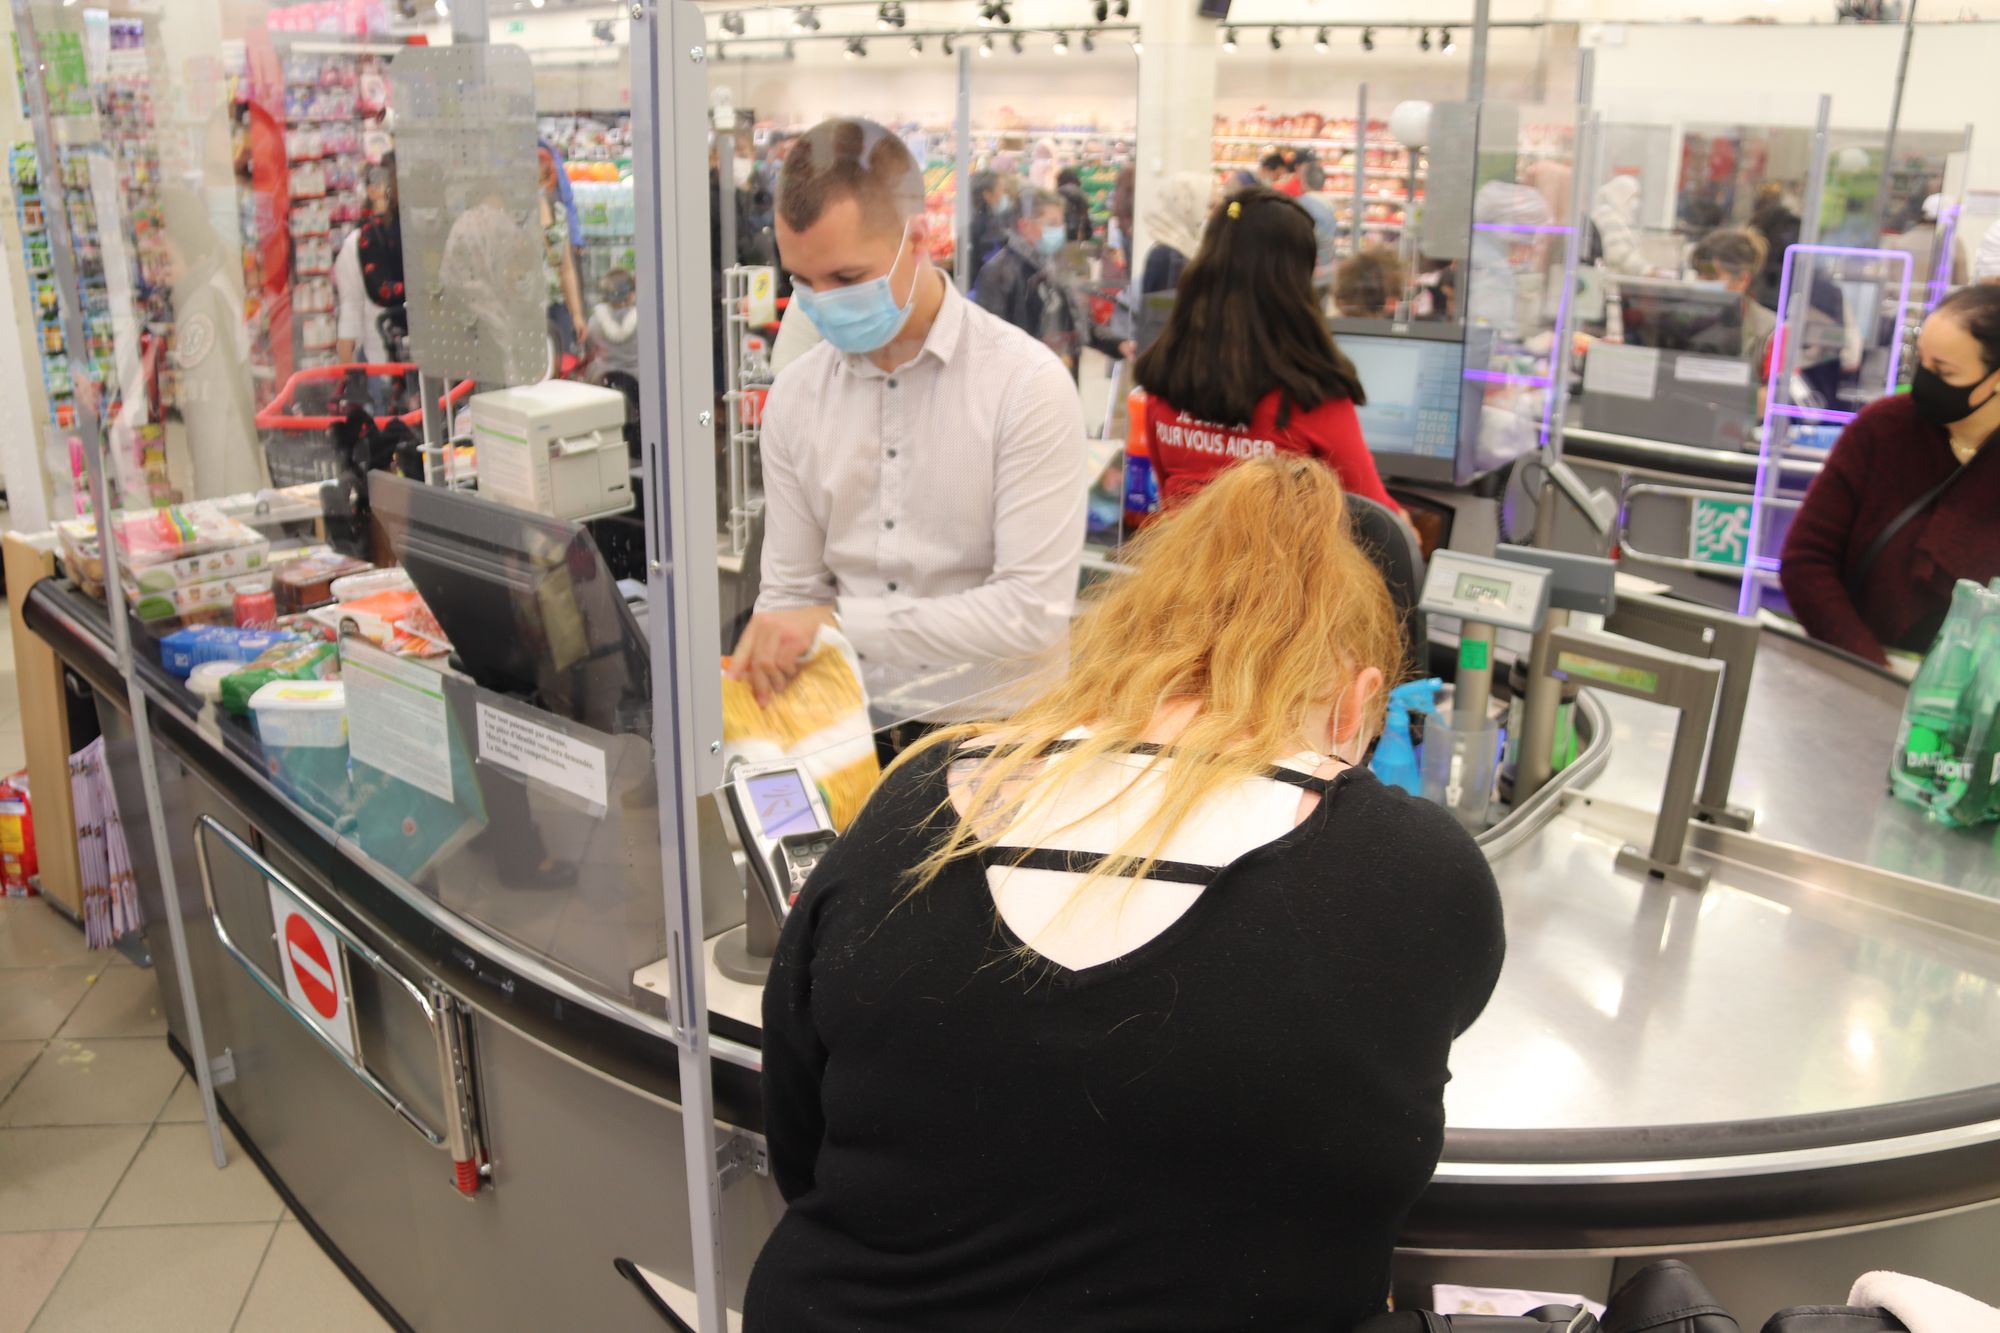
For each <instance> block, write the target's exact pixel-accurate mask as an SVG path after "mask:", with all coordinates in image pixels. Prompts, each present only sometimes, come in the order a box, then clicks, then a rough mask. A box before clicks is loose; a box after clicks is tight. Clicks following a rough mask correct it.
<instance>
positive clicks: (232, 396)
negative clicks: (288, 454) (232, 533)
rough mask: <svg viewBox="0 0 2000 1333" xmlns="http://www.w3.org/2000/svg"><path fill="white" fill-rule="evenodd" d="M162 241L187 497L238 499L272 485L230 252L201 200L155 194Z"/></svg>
mask: <svg viewBox="0 0 2000 1333" xmlns="http://www.w3.org/2000/svg"><path fill="white" fill-rule="evenodd" d="M159 236H160V241H161V248H162V251H163V257H164V258H165V260H166V263H165V266H164V276H165V278H166V281H167V287H168V295H169V299H170V301H171V304H172V308H173V330H172V332H171V333H170V334H169V340H168V344H167V357H168V359H169V360H170V361H171V362H172V363H173V368H174V370H175V371H176V372H177V374H178V375H179V377H180V392H179V393H178V394H176V395H175V400H174V406H175V407H176V408H177V409H178V410H179V412H180V416H181V421H182V423H183V424H184V425H185V426H186V428H187V429H186V431H185V439H186V449H187V458H188V463H189V475H190V481H191V487H192V494H193V496H194V497H197V498H204V499H208V498H214V497H217V496H223V495H237V494H240V493H242V492H244V491H255V490H260V489H262V488H263V487H265V486H268V485H270V484H271V473H270V467H269V464H268V461H267V460H266V458H265V456H264V446H263V444H262V442H260V441H259V439H258V438H257V429H256V406H255V404H254V403H252V401H251V397H250V331H249V329H248V328H246V327H245V325H244V322H243V290H242V288H241V287H240V286H238V285H237V282H238V278H237V275H238V273H239V272H240V269H239V268H238V260H237V257H236V250H235V247H234V246H226V245H224V244H223V240H222V237H221V236H220V235H218V234H217V232H216V230H215V225H214V223H213V221H212V220H211V219H210V217H209V215H208V210H207V207H206V205H205V204H204V203H203V201H202V199H201V197H200V196H199V195H197V194H195V193H193V192H192V191H190V190H187V189H184V188H180V187H169V188H166V189H163V190H162V191H161V192H160V233H159ZM145 401H146V400H145V396H144V395H143V394H138V393H133V394H129V395H127V396H126V397H125V398H124V399H123V400H122V402H121V404H120V408H119V411H118V414H117V415H116V416H115V417H114V418H113V419H112V420H111V421H110V422H109V423H108V425H109V429H110V436H111V439H112V440H113V441H114V442H116V441H117V440H118V439H120V438H121V435H122V431H123V429H124V427H125V423H126V422H127V421H129V420H131V419H132V418H133V417H135V416H140V417H141V419H143V417H142V414H143V412H144V408H145Z"/></svg>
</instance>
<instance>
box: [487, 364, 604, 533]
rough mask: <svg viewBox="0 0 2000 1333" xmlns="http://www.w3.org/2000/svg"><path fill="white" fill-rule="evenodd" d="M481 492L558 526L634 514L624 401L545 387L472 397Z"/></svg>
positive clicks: (590, 389) (598, 390) (562, 386)
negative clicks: (544, 516) (569, 521)
mask: <svg viewBox="0 0 2000 1333" xmlns="http://www.w3.org/2000/svg"><path fill="white" fill-rule="evenodd" d="M472 443H473V449H474V452H475V453H476V455H477V457H478V464H477V466H478V468H479V492H480V494H481V495H484V496H486V497H487V498H489V499H493V500H498V501H500V502H501V503H502V504H510V505H513V506H514V507H515V508H517V509H531V510H534V511H536V512H538V513H543V514H550V515H553V516H554V517H556V518H568V519H584V518H602V517H604V516H606V515H608V514H622V513H624V512H625V511H626V510H628V509H630V508H631V507H632V474H631V464H630V462H629V461H628V459H627V456H626V452H625V395H624V394H622V393H619V392H618V391H617V390H616V389H606V388H602V387H600V386H598V385H595V384H580V383H578V382H576V381H575V380H545V381H543V382H542V383H540V384H524V385H522V386H520V387H519V388H513V389H493V390H490V391H489V392H486V393H480V394H474V395H473V397H472Z"/></svg>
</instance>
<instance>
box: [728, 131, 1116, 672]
mask: <svg viewBox="0 0 2000 1333" xmlns="http://www.w3.org/2000/svg"><path fill="white" fill-rule="evenodd" d="M777 202H778V219H777V232H778V249H779V253H780V255H781V257H782V258H783V261H784V264H785V267H786V268H787V269H789V270H790V271H791V274H792V277H793V279H794V282H795V284H796V285H795V286H794V289H793V297H792V299H793V301H794V302H795V303H797V305H798V306H799V307H800V308H801V309H802V310H803V311H804V312H805V314H806V316H807V317H808V318H810V319H811V320H812V321H813V323H814V324H815V325H816V326H817V327H818V329H819V332H820V333H821V334H822V335H823V336H824V338H825V341H824V342H822V343H821V344H819V345H818V346H816V347H814V348H812V349H811V350H810V351H807V352H805V353H804V354H803V355H801V356H800V357H799V358H798V359H797V360H796V361H794V362H793V363H792V364H791V365H789V366H787V367H786V368H785V370H784V372H783V373H782V374H780V375H779V376H778V379H777V382H776V383H775V384H774V385H773V386H772V388H771V395H770V399H769V401H768V402H767V403H766V405H765V408H764V434H763V442H762V444H763V456H764V494H765V502H766V505H767V510H766V519H765V537H764V560H763V566H762V576H763V586H762V590H761V591H760V593H759V594H758V598H757V612H756V614H755V615H754V616H753V617H751V620H750V623H749V625H748V626H747V627H746V628H745V629H744V631H743V635H742V638H741V639H739V640H738V642H737V645H736V651H735V654H734V655H733V657H732V659H731V664H730V671H731V674H732V675H733V676H735V677H736V678H737V679H739V680H747V681H749V682H750V684H751V685H752V687H753V688H754V689H755V691H756V695H757V699H758V702H760V703H768V702H769V700H770V699H771V697H772V696H773V695H775V694H777V693H779V692H780V691H782V690H783V689H784V688H785V687H786V686H787V685H789V684H790V683H791V681H792V679H793V678H794V677H795V676H796V675H797V674H798V670H799V662H800V659H801V658H802V657H803V656H804V655H805V654H806V653H807V652H809V651H810V650H811V649H812V646H813V643H814V640H815V637H816V636H817V634H818V632H819V629H820V627H821V626H837V627H839V628H840V630H841V631H842V632H843V633H844V634H845V635H846V637H847V638H848V640H849V641H850V642H851V643H852V644H853V645H854V648H855V650H856V651H857V652H858V653H859V654H860V657H861V663H862V670H863V675H864V677H865V678H866V683H867V685H868V687H869V690H870V692H871V693H875V694H880V693H882V692H884V691H887V690H890V689H893V688H895V687H896V686H897V685H899V684H904V683H907V682H909V681H911V680H914V679H917V678H919V677H921V676H924V675H927V674H931V673H933V672H935V671H938V670H941V669H943V668H945V667H949V666H955V665H958V664H960V663H964V662H967V661H972V662H976V663H982V664H987V665H989V666H995V667H996V670H998V671H1001V672H1004V671H1005V670H1007V669H1008V668H1007V667H1005V666H1001V665H999V664H1009V663H1015V662H1018V661H1021V660H1023V659H1031V658H1033V657H1035V656H1036V655H1037V654H1040V653H1043V652H1046V651H1048V650H1050V649H1052V648H1053V647H1054V646H1055V645H1057V644H1060V643H1061V642H1062V640H1063V636H1064V635H1065V633H1066V632H1067V631H1068V628H1069V616H1070V609H1071V606H1072V604H1073V603H1074V601H1075V598H1076V584H1077V571H1078V567H1079V565H1080V563H1081V560H1082V555H1083V521H1084V502H1085V498H1086V494H1087V490H1086V483H1087V477H1086V476H1085V458H1084V452H1083V408H1082V405H1081V403H1080V402H1079V400H1078V398H1077V394H1076V388H1075V386H1074V385H1073V384H1072V383H1071V382H1070V379H1069V377H1068V376H1067V375H1066V374H1064V373H1063V369H1062V366H1061V364H1060V363H1059V362H1058V361H1057V360H1056V359H1055V357H1053V356H1052V355H1050V353H1049V351H1048V349H1047V348H1046V347H1045V346H1043V345H1042V344H1041V343H1040V342H1039V341H1038V340H1036V339H1034V338H1030V337H1028V336H1026V335H1025V334H1023V333H1021V332H1020V331H1019V330H1017V329H1013V328H1010V327H1008V326H1007V324H1006V323H1005V322H1003V321H1001V320H998V319H995V318H994V317H993V316H991V315H989V314H988V313H986V312H985V311H984V310H981V309H979V308H978V307H977V306H975V305H973V304H972V303H971V302H969V301H967V300H966V299H965V298H964V297H962V296H960V295H959V293H958V290H957V289H956V288H954V287H953V286H952V285H951V284H950V283H949V282H946V281H945V279H944V276H943V275H942V274H941V273H939V272H938V271H937V269H936V267H935V266H934V265H933V264H932V263H931V260H930V241H931V235H930V223H929V221H928V219H927V218H926V217H925V215H924V179H923V172H922V170H921V169H920V168H919V166H918V164H917V162H916V159H915V158H913V157H912V156H911V155H910V150H909V149H908V148H907V147H906V146H905V145H904V143H903V141H902V140H901V139H900V138H898V137H897V136H896V135H894V134H891V133H890V132H889V131H887V130H885V129H883V128H882V127H881V126H880V125H877V124H875V123H874V122H873V121H867V120H848V119H838V120H829V121H823V122H821V123H820V124H819V125H816V126H814V127H813V128H812V129H811V130H809V131H807V132H806V134H805V135H804V136H803V137H802V138H801V139H799V140H798V141H797V142H796V143H795V144H794V145H793V147H792V150H791V153H790V154H789V155H788V156H787V157H786V159H785V166H784V170H783V172H782V173H781V174H780V176H779V178H778V201H777ZM1056 225H1057V226H1058V227H1060V226H1061V225H1062V223H1061V217H1060V215H1059V214H1058V217H1057V219H1056Z"/></svg>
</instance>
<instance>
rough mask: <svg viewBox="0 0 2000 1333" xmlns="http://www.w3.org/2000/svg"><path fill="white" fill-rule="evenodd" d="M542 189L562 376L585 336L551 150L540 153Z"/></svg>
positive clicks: (555, 358)
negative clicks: (567, 361) (563, 361)
mask: <svg viewBox="0 0 2000 1333" xmlns="http://www.w3.org/2000/svg"><path fill="white" fill-rule="evenodd" d="M538 155H539V157H540V159H541V172H542V189H541V196H540V198H539V199H538V200H537V204H538V206H539V208H540V210H541V212H540V217H541V234H542V274H543V277H544V279H545V280H546V286H547V288H548V309H549V345H550V348H551V349H552V350H551V358H550V359H551V365H552V367H553V371H554V372H555V373H560V370H561V367H562V360H563V358H564V357H566V356H574V355H576V354H577V351H578V349H579V341H578V340H579V339H580V338H581V337H582V336H583V327H584V316H583V284H582V282H581V281H579V280H578V278H577V276H576V248H575V246H574V245H573V244H572V242H571V240H570V220H569V211H568V208H567V206H566V205H565V204H564V203H563V198H562V182H563V179H564V178H563V174H562V171H561V170H560V169H559V168H558V167H557V166H556V158H555V153H554V151H553V150H552V149H549V148H542V149H540V150H538Z"/></svg>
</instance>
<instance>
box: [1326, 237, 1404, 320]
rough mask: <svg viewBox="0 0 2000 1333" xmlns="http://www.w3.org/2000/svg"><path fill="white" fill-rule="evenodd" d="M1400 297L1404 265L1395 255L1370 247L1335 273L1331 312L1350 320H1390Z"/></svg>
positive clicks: (1385, 250) (1390, 251) (1401, 295)
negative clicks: (1332, 309)
mask: <svg viewBox="0 0 2000 1333" xmlns="http://www.w3.org/2000/svg"><path fill="white" fill-rule="evenodd" d="M1402 297H1403V265H1402V262H1401V261H1400V260H1398V259H1397V258H1396V252H1395V251H1393V250H1387V249H1383V248H1381V247H1370V248H1369V249H1366V250H1363V251H1362V252H1361V253H1360V254H1358V255H1354V256H1352V257H1351V258H1349V259H1348V260H1347V261H1346V262H1345V263H1343V264H1342V265H1341V266H1340V267H1339V269H1337V270H1336V271H1335V273H1334V279H1333V308H1334V309H1335V310H1337V311H1338V312H1339V313H1341V314H1343V315H1346V316H1348V317H1349V318H1351V319H1389V318H1391V317H1393V316H1394V315H1395V313H1396V302H1398V301H1400V300H1401V299H1402Z"/></svg>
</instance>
